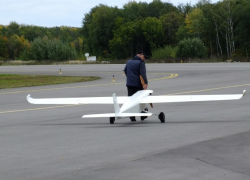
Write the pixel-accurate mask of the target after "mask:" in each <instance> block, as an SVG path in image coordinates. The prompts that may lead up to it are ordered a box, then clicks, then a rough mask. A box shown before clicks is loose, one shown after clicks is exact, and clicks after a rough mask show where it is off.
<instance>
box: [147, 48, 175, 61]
mask: <svg viewBox="0 0 250 180" xmlns="http://www.w3.org/2000/svg"><path fill="white" fill-rule="evenodd" d="M176 51H177V48H176V47H171V46H165V47H164V48H158V49H156V50H154V51H153V52H152V59H164V58H175V54H176Z"/></svg>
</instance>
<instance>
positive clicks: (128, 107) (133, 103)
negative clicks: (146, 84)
mask: <svg viewBox="0 0 250 180" xmlns="http://www.w3.org/2000/svg"><path fill="white" fill-rule="evenodd" d="M245 92H246V90H244V91H243V94H228V95H178V96H151V94H152V93H153V91H152V90H141V91H138V92H137V93H135V94H134V95H133V96H129V97H128V96H121V97H116V95H115V93H114V94H113V97H84V98H47V99H33V98H32V97H31V96H30V95H28V96H27V100H28V102H29V103H31V104H114V109H115V113H106V114H90V115H84V116H82V118H97V117H109V118H110V124H113V123H114V122H115V120H118V119H122V118H125V117H131V116H151V115H153V113H151V112H148V111H145V108H146V107H147V106H148V105H149V104H151V103H170V102H190V101H220V100H236V99H240V98H242V97H243V96H244V94H245ZM119 104H123V105H122V106H121V108H120V106H119ZM151 105H152V104H151ZM154 115H157V116H158V118H159V119H160V121H161V122H162V123H164V122H165V115H164V113H163V112H161V113H159V114H154Z"/></svg>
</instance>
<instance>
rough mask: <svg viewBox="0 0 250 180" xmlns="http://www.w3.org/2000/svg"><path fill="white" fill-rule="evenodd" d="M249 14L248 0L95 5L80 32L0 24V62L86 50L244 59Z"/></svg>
mask: <svg viewBox="0 0 250 180" xmlns="http://www.w3.org/2000/svg"><path fill="white" fill-rule="evenodd" d="M249 12H250V2H249V0H222V1H219V2H217V3H211V1H210V0H200V1H199V2H198V3H197V4H195V5H193V6H191V4H190V3H187V4H179V5H178V6H174V5H172V4H171V3H166V2H162V1H161V0H153V1H152V2H151V3H146V2H139V3H137V2H135V1H131V2H129V3H127V4H125V5H124V6H123V8H118V7H109V6H107V5H103V4H99V5H98V6H95V7H93V8H92V9H91V10H90V11H89V13H87V14H85V15H84V17H83V20H82V27H81V28H71V27H54V28H44V27H37V26H28V25H18V24H17V23H15V22H11V23H10V25H9V26H0V58H2V59H15V58H20V59H37V60H40V59H51V60H65V59H79V58H82V57H83V56H84V55H83V54H85V53H86V52H88V53H89V54H90V55H95V56H97V57H98V59H107V60H115V59H127V58H130V57H132V56H133V55H135V53H136V51H137V50H140V49H143V50H144V51H146V52H147V53H148V54H149V55H150V56H151V57H152V58H156V59H157V58H158V59H160V58H169V57H172V58H176V57H179V58H195V57H199V58H202V57H208V58H211V57H215V58H219V59H228V58H248V57H249V50H250V36H249V34H250V28H249V26H250V23H249V21H250V18H249V16H250V14H249ZM62 52H65V53H62ZM60 55H61V56H60Z"/></svg>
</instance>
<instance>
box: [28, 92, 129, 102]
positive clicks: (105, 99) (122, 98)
mask: <svg viewBox="0 0 250 180" xmlns="http://www.w3.org/2000/svg"><path fill="white" fill-rule="evenodd" d="M126 99H127V97H126V96H120V97H117V103H118V104H123V103H124V102H125V101H126ZM27 101H28V102H29V103H31V104H114V102H113V97H84V98H82V97H80V98H41V99H34V98H32V97H31V96H30V94H29V95H28V96H27Z"/></svg>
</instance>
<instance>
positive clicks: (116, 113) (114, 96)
mask: <svg viewBox="0 0 250 180" xmlns="http://www.w3.org/2000/svg"><path fill="white" fill-rule="evenodd" d="M113 101H114V108H115V115H116V116H117V115H118V113H119V112H120V107H119V104H118V102H117V98H116V94H115V93H114V94H113Z"/></svg>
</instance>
